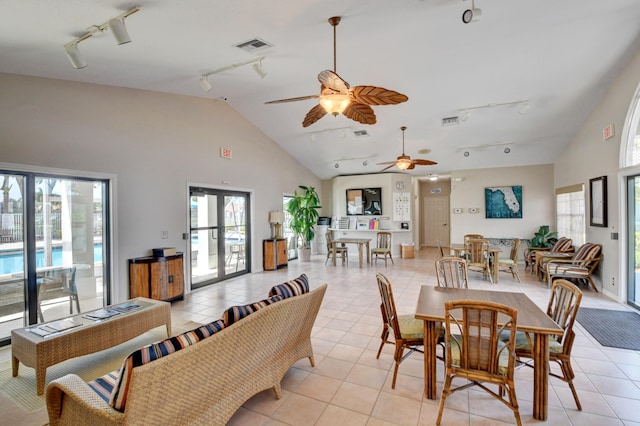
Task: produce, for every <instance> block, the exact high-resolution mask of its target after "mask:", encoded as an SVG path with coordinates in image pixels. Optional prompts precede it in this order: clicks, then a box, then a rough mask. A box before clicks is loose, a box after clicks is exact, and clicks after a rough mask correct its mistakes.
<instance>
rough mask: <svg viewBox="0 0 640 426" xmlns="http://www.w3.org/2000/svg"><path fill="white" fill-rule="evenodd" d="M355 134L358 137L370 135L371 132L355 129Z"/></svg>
mask: <svg viewBox="0 0 640 426" xmlns="http://www.w3.org/2000/svg"><path fill="white" fill-rule="evenodd" d="M353 134H354V135H355V137H356V138H360V137H363V136H369V133H367V131H366V130H354V131H353Z"/></svg>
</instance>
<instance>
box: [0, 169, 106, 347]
mask: <svg viewBox="0 0 640 426" xmlns="http://www.w3.org/2000/svg"><path fill="white" fill-rule="evenodd" d="M0 189H2V198H1V199H0V345H1V344H8V343H9V336H10V335H11V330H12V329H14V328H21V327H24V326H27V325H31V324H37V323H40V322H46V321H52V320H56V319H59V318H63V317H65V316H69V315H70V314H78V313H80V312H86V311H90V310H92V309H96V308H99V307H102V306H104V305H105V304H109V303H110V302H111V300H110V294H109V281H110V280H109V271H110V262H109V255H108V254H109V253H110V241H109V238H108V235H110V232H109V224H110V218H109V214H108V212H109V195H108V194H109V181H108V180H100V179H91V178H82V177H69V176H57V175H47V174H43V173H36V172H16V171H6V172H2V171H0Z"/></svg>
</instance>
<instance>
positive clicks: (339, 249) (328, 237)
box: [324, 231, 349, 265]
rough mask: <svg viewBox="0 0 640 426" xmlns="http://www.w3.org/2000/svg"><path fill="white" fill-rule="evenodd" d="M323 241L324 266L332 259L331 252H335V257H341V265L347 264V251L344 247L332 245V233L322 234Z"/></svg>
mask: <svg viewBox="0 0 640 426" xmlns="http://www.w3.org/2000/svg"><path fill="white" fill-rule="evenodd" d="M324 237H325V239H326V240H327V258H326V259H325V260H324V264H325V265H326V264H327V262H328V261H329V259H331V258H332V257H333V252H334V251H335V252H336V257H338V256H342V263H343V264H344V263H345V262H346V263H347V264H348V263H349V250H347V247H346V246H344V245H341V246H335V247H334V245H333V243H332V241H333V232H332V231H328V232H327V233H326V234H324Z"/></svg>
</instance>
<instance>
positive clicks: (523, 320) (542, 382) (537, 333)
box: [415, 286, 563, 420]
mask: <svg viewBox="0 0 640 426" xmlns="http://www.w3.org/2000/svg"><path fill="white" fill-rule="evenodd" d="M458 299H472V300H485V301H491V302H496V303H502V304H504V305H507V306H511V307H514V308H516V309H517V310H518V319H517V329H518V331H525V332H529V333H532V334H533V418H534V419H536V420H546V419H547V411H548V398H549V397H548V387H549V336H560V335H562V333H563V330H562V328H561V327H560V326H559V325H558V324H556V323H555V322H554V321H553V320H552V319H551V318H550V317H549V316H548V315H547V314H546V313H545V312H544V311H543V310H542V309H540V308H539V307H538V306H537V305H536V304H535V303H533V301H531V299H529V298H528V297H527V295H526V294H524V293H513V292H506V291H490V290H471V289H458V288H445V287H432V286H422V288H421V289H420V295H419V296H418V304H417V306H416V313H415V317H416V318H417V319H419V320H422V321H424V393H425V396H426V397H427V398H429V399H436V397H437V395H436V349H437V346H438V344H437V333H436V330H437V329H438V324H440V323H442V322H443V321H444V320H445V316H444V302H446V301H448V300H458Z"/></svg>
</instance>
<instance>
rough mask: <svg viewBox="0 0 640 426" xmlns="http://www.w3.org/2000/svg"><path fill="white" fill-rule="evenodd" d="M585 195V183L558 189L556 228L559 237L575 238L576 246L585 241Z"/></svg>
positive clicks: (574, 244) (574, 243)
mask: <svg viewBox="0 0 640 426" xmlns="http://www.w3.org/2000/svg"><path fill="white" fill-rule="evenodd" d="M585 223H586V215H585V197H584V184H577V185H571V186H565V187H563V188H558V189H556V230H557V231H558V238H560V237H567V238H571V239H572V240H573V246H574V247H580V246H581V245H583V244H584V241H585V232H586V229H585Z"/></svg>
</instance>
